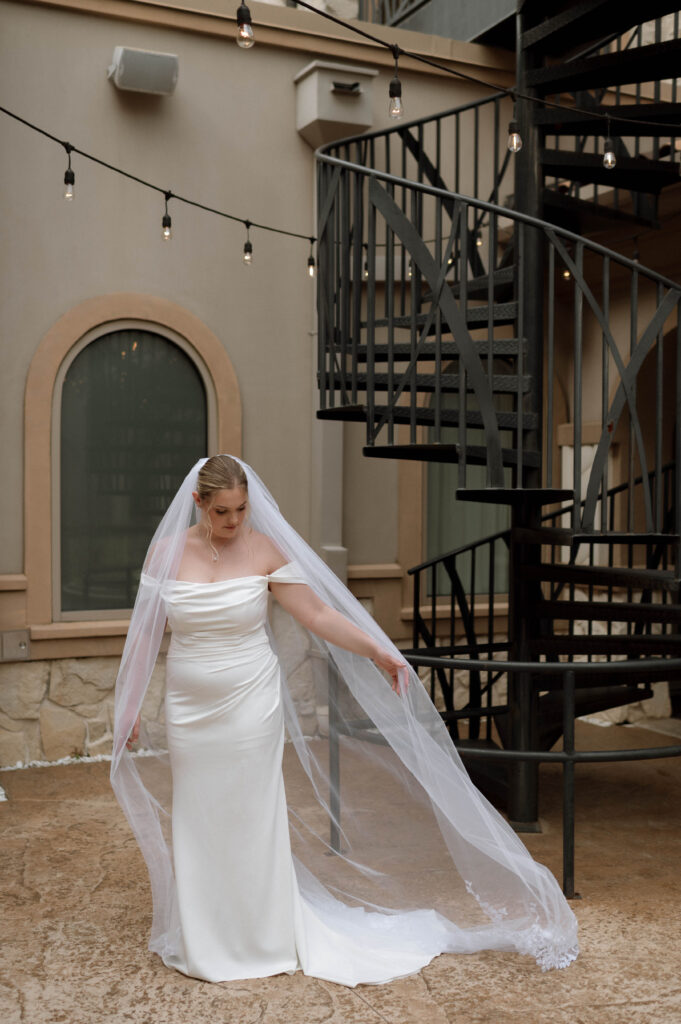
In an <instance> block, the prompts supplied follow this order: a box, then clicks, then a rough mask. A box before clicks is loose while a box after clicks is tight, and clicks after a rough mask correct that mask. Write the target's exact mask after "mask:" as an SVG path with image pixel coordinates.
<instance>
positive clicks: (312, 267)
mask: <svg viewBox="0 0 681 1024" xmlns="http://www.w3.org/2000/svg"><path fill="white" fill-rule="evenodd" d="M307 272H308V275H309V276H310V277H314V276H315V274H316V272H317V264H316V262H315V258H314V238H311V239H310V255H309V256H308V257H307Z"/></svg>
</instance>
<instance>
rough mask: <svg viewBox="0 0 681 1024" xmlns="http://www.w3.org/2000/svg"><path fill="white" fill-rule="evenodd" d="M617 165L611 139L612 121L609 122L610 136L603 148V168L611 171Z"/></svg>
mask: <svg viewBox="0 0 681 1024" xmlns="http://www.w3.org/2000/svg"><path fill="white" fill-rule="evenodd" d="M616 163H617V157H616V156H615V146H614V143H613V141H612V139H611V138H610V121H608V134H607V137H606V140H605V145H604V147H603V166H604V167H605V168H607V170H609V171H611V170H612V169H613V167H614V166H615V164H616Z"/></svg>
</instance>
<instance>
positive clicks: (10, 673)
mask: <svg viewBox="0 0 681 1024" xmlns="http://www.w3.org/2000/svg"><path fill="white" fill-rule="evenodd" d="M280 616H281V612H280V609H279V607H278V606H276V605H275V606H274V607H273V609H272V613H271V619H272V623H273V625H274V628H275V630H276V628H277V624H278V623H279V622H281V621H282V620H281V618H280ZM285 622H286V624H290V620H289V619H288V617H287V618H286V620H285ZM282 624H283V622H282ZM295 628H296V629H300V627H298V626H296V627H295ZM291 640H292V638H291V635H290V633H289V634H288V635H287V634H286V633H283V634H281V635H278V636H277V647H278V650H279V651H280V653H281V654H282V655H284V654H285V653H286V647H287V644H288V643H291ZM296 661H297V662H298V667H297V668H296V670H295V671H294V672H293V674H292V676H290V677H289V686H290V690H291V694H292V697H293V700H294V703H295V706H296V709H297V711H298V716H299V720H300V723H301V726H302V729H303V732H304V733H305V734H306V735H312V736H314V735H320V734H322V735H324V734H325V732H326V728H327V722H328V711H327V708H326V707H325V706H324V705H325V703H326V699H325V695H324V688H325V687H324V678H323V676H324V674H325V666H324V663H323V662H320V661H319V659H316V658H315V649H314V647H310V648H309V649H308V657H307V658H306V659H303V661H302V663H301V662H299V661H298V659H296ZM119 663H120V658H118V657H106V658H62V659H55V660H54V661H28V662H10V663H7V664H2V665H0V767H9V766H14V765H16V764H18V763H21V764H27V763H28V762H29V761H57V760H59V758H62V757H70V756H73V755H76V756H84V755H96V754H110V753H111V748H112V742H113V705H114V685H115V682H116V674H117V672H118V666H119ZM322 666H324V667H323V668H322ZM164 691H165V657H164V656H163V655H161V656H159V659H158V662H157V664H156V667H155V668H154V672H153V675H152V677H151V682H150V684H149V689H148V690H147V694H146V697H145V699H144V705H143V707H142V724H143V731H142V736H141V744H142V746H145V745H146V743H147V742H149V741H151V743H152V744H154V743H155V742H157V741H158V738H159V733H160V734H162V733H163V722H164V699H163V698H164ZM144 730H146V736H145V732H144Z"/></svg>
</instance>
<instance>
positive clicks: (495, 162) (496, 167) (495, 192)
mask: <svg viewBox="0 0 681 1024" xmlns="http://www.w3.org/2000/svg"><path fill="white" fill-rule="evenodd" d="M500 103H501V101H500V100H499V98H497V99H495V101H494V154H493V159H492V169H493V178H492V202H493V203H494V205H495V206H498V205H499V172H500V169H501V168H500V162H499V128H500V125H499V117H500V113H501V111H500ZM492 251H493V253H494V264H492V259H491V258H488V260H487V262H488V264H489V265H490V266H492V265H494V266H496V261H497V257H496V249H493V250H492Z"/></svg>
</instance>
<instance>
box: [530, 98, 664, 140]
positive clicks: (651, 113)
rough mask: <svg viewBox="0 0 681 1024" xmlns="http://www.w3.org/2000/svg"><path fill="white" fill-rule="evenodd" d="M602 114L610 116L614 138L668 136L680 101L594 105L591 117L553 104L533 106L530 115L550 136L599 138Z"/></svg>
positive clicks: (601, 135) (601, 133)
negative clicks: (558, 108) (551, 105)
mask: <svg viewBox="0 0 681 1024" xmlns="http://www.w3.org/2000/svg"><path fill="white" fill-rule="evenodd" d="M580 106H581V104H580ZM589 109H591V108H589ZM604 117H610V118H612V119H613V120H612V122H611V125H610V131H611V134H612V136H613V137H617V136H620V137H626V138H630V137H642V138H652V137H655V136H658V135H659V136H666V137H667V138H669V136H670V134H671V132H670V127H669V126H670V125H674V124H681V103H648V104H633V103H632V104H615V105H613V106H604V105H603V104H594V106H593V116H591V117H590V116H589V114H588V113H584V110H583V109H582V110H570V109H568V108H566V107H564V108H563V109H561V110H556V109H555V107H542V106H540V105H536V106H535V107H534V109H533V114H532V118H533V121H534V123H535V124H536V125H539V126H540V127H542V128H544V129H545V130H546V131H547V132H549V134H551V135H595V136H597V137H598V138H602V137H603V118H604ZM620 118H623V119H624V120H620ZM655 121H658V122H659V123H660V124H659V127H656V126H655V125H654V124H653V125H651V122H655Z"/></svg>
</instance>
